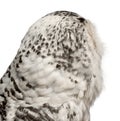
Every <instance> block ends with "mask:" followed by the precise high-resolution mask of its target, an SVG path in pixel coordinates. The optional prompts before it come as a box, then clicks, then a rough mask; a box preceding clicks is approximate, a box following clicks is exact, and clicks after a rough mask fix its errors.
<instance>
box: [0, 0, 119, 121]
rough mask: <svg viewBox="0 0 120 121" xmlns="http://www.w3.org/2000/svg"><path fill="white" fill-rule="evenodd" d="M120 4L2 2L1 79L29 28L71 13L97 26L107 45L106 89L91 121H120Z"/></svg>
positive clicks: (105, 0)
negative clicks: (44, 19) (47, 18)
mask: <svg viewBox="0 0 120 121" xmlns="http://www.w3.org/2000/svg"><path fill="white" fill-rule="evenodd" d="M119 2H120V1H119V0H19V1H18V0H0V77H1V76H2V75H3V73H4V72H5V71H6V69H7V67H8V65H9V64H10V63H11V61H12V60H13V58H14V56H15V54H16V52H17V49H18V48H19V45H20V42H21V40H22V38H23V37H24V35H25V33H26V32H27V30H28V28H29V27H30V26H31V25H32V24H33V23H34V22H35V21H36V20H38V19H39V18H40V17H42V16H43V15H45V14H47V13H50V12H53V11H56V10H70V11H74V12H77V13H79V14H80V15H82V16H83V17H85V18H87V19H90V20H91V21H92V22H93V23H95V25H96V27H97V30H98V33H99V36H100V38H101V40H102V41H103V43H104V45H105V54H104V58H103V64H102V67H103V75H104V81H105V88H104V90H103V92H102V94H101V96H100V97H99V98H98V99H97V100H96V102H95V104H94V106H93V107H92V108H91V121H120V110H119V109H120V76H119V73H120V69H119V68H120V3H119Z"/></svg>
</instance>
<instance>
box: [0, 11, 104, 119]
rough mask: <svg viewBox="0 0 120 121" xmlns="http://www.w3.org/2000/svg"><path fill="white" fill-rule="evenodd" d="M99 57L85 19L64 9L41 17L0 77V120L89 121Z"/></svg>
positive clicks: (97, 83)
mask: <svg viewBox="0 0 120 121" xmlns="http://www.w3.org/2000/svg"><path fill="white" fill-rule="evenodd" d="M101 58H102V45H101V43H100V42H99V40H98V38H97V36H96V32H95V29H94V27H93V25H92V24H91V22H90V21H89V20H86V19H84V18H83V17H81V16H79V15H78V14H76V13H73V12H68V11H57V12H54V13H50V14H48V15H46V16H44V17H42V18H41V19H40V20H38V21H37V22H36V23H34V24H33V25H32V26H31V27H30V29H29V30H28V32H27V34H26V35H25V37H24V38H23V40H22V42H21V46H20V48H19V50H18V52H17V55H16V57H15V59H14V60H13V62H12V63H11V65H10V66H9V67H8V69H7V71H6V73H5V74H4V75H3V77H2V78H1V79H0V121H89V120H90V114H89V110H90V106H91V105H92V104H93V102H94V100H95V99H96V97H97V96H98V95H99V94H100V92H101V90H102V75H101Z"/></svg>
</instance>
